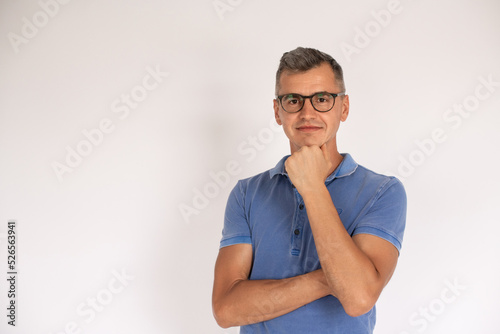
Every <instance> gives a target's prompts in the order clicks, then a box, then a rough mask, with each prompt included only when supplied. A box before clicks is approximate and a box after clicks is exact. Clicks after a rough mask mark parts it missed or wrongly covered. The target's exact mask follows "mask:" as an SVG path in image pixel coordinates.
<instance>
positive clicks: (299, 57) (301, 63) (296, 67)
mask: <svg viewBox="0 0 500 334" xmlns="http://www.w3.org/2000/svg"><path fill="white" fill-rule="evenodd" d="M322 63H328V64H329V65H330V66H331V67H332V70H333V73H334V74H335V79H336V81H337V84H338V85H339V87H340V90H341V91H342V92H345V83H344V73H343V71H342V67H340V65H339V63H337V61H336V60H335V59H333V58H332V56H330V55H329V54H326V53H324V52H321V51H319V50H316V49H312V48H303V47H298V48H296V49H295V50H292V51H289V52H285V53H284V54H283V56H282V57H281V60H280V65H279V67H278V71H277V72H276V92H275V93H276V96H277V95H278V91H279V89H280V78H281V74H282V73H283V72H284V71H290V72H292V73H299V72H305V71H308V70H310V69H313V68H315V67H318V66H320V65H321V64H322Z"/></svg>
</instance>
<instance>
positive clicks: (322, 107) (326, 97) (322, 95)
mask: <svg viewBox="0 0 500 334" xmlns="http://www.w3.org/2000/svg"><path fill="white" fill-rule="evenodd" d="M342 95H345V93H338V94H333V93H328V92H319V93H315V94H314V95H309V96H303V95H300V94H295V93H292V94H284V95H279V96H277V99H278V100H279V101H280V103H281V107H282V108H283V110H284V111H286V112H288V113H296V112H299V111H301V110H302V108H303V107H304V103H305V100H306V99H310V100H311V104H312V106H313V108H314V109H315V110H316V111H319V112H327V111H330V110H331V109H332V108H333V106H334V105H335V98H336V97H337V96H342Z"/></svg>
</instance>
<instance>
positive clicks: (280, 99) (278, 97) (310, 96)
mask: <svg viewBox="0 0 500 334" xmlns="http://www.w3.org/2000/svg"><path fill="white" fill-rule="evenodd" d="M292 94H293V95H298V96H300V97H301V98H302V99H303V100H304V103H303V104H302V107H300V109H299V110H297V111H287V110H286V109H285V107H283V100H282V99H283V96H286V95H292ZM318 94H330V95H331V96H332V97H333V104H332V107H331V108H330V109H328V110H325V111H321V110H318V109H316V107H315V106H314V103H313V102H312V98H313V97H314V96H316V95H318ZM344 95H345V92H344V93H338V94H334V93H329V92H317V93H314V94H313V95H309V96H304V95H300V94H297V93H288V94H282V95H278V96H276V98H277V99H278V101H280V104H281V108H283V110H284V111H285V112H287V113H289V114H295V113H298V112H299V111H301V110H302V108H304V105H305V104H306V103H305V102H306V99H309V101H311V105H312V107H313V108H314V110H316V111H317V112H329V111H330V110H332V109H333V107H334V106H335V100H336V99H337V96H344Z"/></svg>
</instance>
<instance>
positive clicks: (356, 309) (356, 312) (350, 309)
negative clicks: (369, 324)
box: [343, 295, 376, 317]
mask: <svg viewBox="0 0 500 334" xmlns="http://www.w3.org/2000/svg"><path fill="white" fill-rule="evenodd" d="M375 302H376V298H372V297H370V296H367V295H365V296H357V297H356V298H355V299H353V300H351V301H350V302H347V303H344V304H343V306H344V311H345V312H346V313H347V315H349V316H351V317H359V316H362V315H363V314H366V313H368V312H370V310H371V309H373V307H374V306H375Z"/></svg>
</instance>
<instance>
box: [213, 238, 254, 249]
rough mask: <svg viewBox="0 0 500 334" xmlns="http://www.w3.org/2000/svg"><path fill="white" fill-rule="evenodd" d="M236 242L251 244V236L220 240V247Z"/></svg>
mask: <svg viewBox="0 0 500 334" xmlns="http://www.w3.org/2000/svg"><path fill="white" fill-rule="evenodd" d="M236 244H252V238H250V237H248V236H240V237H232V238H228V239H224V240H222V241H221V242H220V247H219V249H220V248H223V247H227V246H231V245H236Z"/></svg>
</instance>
